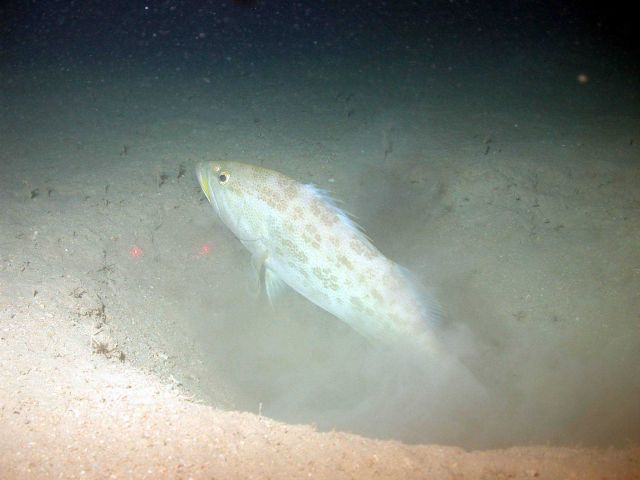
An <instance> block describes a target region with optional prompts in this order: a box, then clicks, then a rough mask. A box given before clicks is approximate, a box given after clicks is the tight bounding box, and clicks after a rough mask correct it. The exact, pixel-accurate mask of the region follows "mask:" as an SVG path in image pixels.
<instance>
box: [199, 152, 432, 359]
mask: <svg viewBox="0 0 640 480" xmlns="http://www.w3.org/2000/svg"><path fill="white" fill-rule="evenodd" d="M196 175H197V179H198V182H199V184H200V187H201V188H202V191H203V193H204V195H205V196H206V198H207V199H208V201H209V203H210V204H211V205H212V206H213V208H214V209H215V211H216V212H217V214H218V216H219V217H220V219H221V220H222V222H223V223H224V224H225V225H226V226H227V227H228V228H229V229H230V230H231V231H232V232H233V234H234V235H235V237H236V238H237V239H238V240H239V241H240V242H241V243H242V244H243V245H244V246H245V247H246V248H247V250H249V252H251V262H252V264H253V266H254V267H255V269H256V272H257V273H258V276H259V279H260V283H261V285H264V289H265V290H266V295H267V297H268V299H269V301H273V300H274V299H276V298H277V297H278V296H279V295H280V293H281V292H282V291H283V290H284V289H286V287H287V286H288V287H290V288H292V289H293V290H295V291H296V292H298V293H299V294H301V295H302V296H303V297H305V298H306V299H308V300H309V301H311V302H312V303H314V304H315V305H317V306H319V307H320V308H322V309H324V310H326V311H327V312H329V313H331V314H332V315H334V316H335V317H337V318H339V319H340V320H342V321H343V322H345V323H346V324H347V325H349V326H350V327H351V328H352V329H353V330H355V331H356V332H358V333H359V334H360V335H362V336H364V337H365V338H367V339H368V340H369V341H371V342H373V343H375V344H380V345H387V346H396V347H400V348H403V349H404V348H406V347H407V346H408V345H411V346H412V347H415V348H416V349H417V350H418V351H420V352H427V353H429V354H430V355H436V354H438V353H439V352H440V351H441V345H440V344H439V340H438V334H437V332H438V328H439V325H440V324H441V314H440V308H439V306H438V305H437V304H436V303H435V302H434V301H433V300H432V299H431V297H430V296H429V295H427V294H426V290H425V289H424V288H423V287H422V286H421V285H420V284H419V283H418V282H417V281H416V280H415V277H414V276H413V275H412V274H410V273H409V272H408V270H406V269H405V268H403V267H401V266H400V265H398V264H396V263H395V262H393V261H392V260H389V259H388V258H387V257H385V256H384V255H383V254H382V253H381V252H380V251H379V250H378V249H377V248H376V247H375V246H374V245H373V244H372V243H371V241H370V239H369V238H368V237H367V236H366V235H365V233H364V232H363V230H362V229H361V228H360V227H359V226H358V225H357V224H356V223H355V222H354V221H353V220H352V219H351V217H350V216H349V215H347V214H346V213H345V212H344V211H343V210H342V209H340V208H339V207H338V206H337V205H336V202H335V201H334V200H333V199H332V198H331V197H330V196H329V195H328V194H327V193H326V192H325V191H323V190H321V189H320V188H318V187H316V186H315V185H313V184H303V183H301V182H298V181H296V180H294V179H293V178H290V177H288V176H286V175H284V174H282V173H279V172H277V171H274V170H270V169H268V168H263V167H260V166H256V165H251V164H246V163H240V162H233V161H210V162H203V163H200V164H198V165H197V167H196Z"/></svg>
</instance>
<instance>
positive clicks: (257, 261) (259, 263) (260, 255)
mask: <svg viewBox="0 0 640 480" xmlns="http://www.w3.org/2000/svg"><path fill="white" fill-rule="evenodd" d="M268 256H269V252H267V251H263V252H257V253H254V254H253V255H252V256H251V265H253V271H254V272H255V279H256V296H257V295H260V291H261V290H262V285H264V284H265V282H264V280H265V278H264V277H265V262H266V261H267V257H268Z"/></svg>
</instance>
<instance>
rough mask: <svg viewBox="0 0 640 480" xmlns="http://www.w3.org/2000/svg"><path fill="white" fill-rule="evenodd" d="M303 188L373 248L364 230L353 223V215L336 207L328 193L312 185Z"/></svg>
mask: <svg viewBox="0 0 640 480" xmlns="http://www.w3.org/2000/svg"><path fill="white" fill-rule="evenodd" d="M304 188H305V189H306V190H307V192H309V193H310V194H311V195H313V196H314V197H315V198H317V199H318V200H320V201H321V202H323V203H324V204H325V205H327V206H328V207H329V208H330V209H331V210H332V211H333V212H334V213H335V214H336V215H337V216H338V218H339V219H340V221H341V222H342V223H344V224H345V225H346V226H347V227H349V228H350V229H351V230H352V231H353V233H355V234H356V235H357V236H358V237H359V238H360V240H362V241H363V242H364V243H367V244H369V245H371V247H372V248H375V247H373V245H372V244H371V240H370V239H369V237H368V236H367V234H366V233H365V231H364V228H362V227H361V226H360V225H358V223H357V222H356V221H355V218H356V217H355V215H352V214H350V213H349V212H346V211H344V210H343V209H341V208H340V207H339V206H338V205H337V203H338V201H337V200H336V199H334V198H333V197H332V196H331V193H330V192H328V191H327V190H324V189H322V188H319V187H317V186H316V185H314V184H313V183H307V184H305V185H304Z"/></svg>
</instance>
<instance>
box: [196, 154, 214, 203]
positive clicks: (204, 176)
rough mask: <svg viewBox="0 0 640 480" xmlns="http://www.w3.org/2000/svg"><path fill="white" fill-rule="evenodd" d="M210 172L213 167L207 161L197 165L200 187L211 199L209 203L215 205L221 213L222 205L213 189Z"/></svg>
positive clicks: (208, 198)
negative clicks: (219, 203) (220, 205)
mask: <svg viewBox="0 0 640 480" xmlns="http://www.w3.org/2000/svg"><path fill="white" fill-rule="evenodd" d="M210 173H211V168H210V165H209V164H207V163H200V164H198V166H197V167H196V176H197V177H198V183H199V184H200V188H201V189H202V192H203V193H204V195H205V196H206V197H207V200H209V203H210V204H211V205H213V207H214V208H215V209H216V213H217V214H218V215H220V207H219V206H218V200H217V199H216V195H215V193H214V192H213V190H212V189H211V182H210Z"/></svg>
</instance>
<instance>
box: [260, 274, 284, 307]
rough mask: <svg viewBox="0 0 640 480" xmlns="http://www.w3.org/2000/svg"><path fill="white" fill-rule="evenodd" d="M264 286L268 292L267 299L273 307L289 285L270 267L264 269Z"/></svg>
mask: <svg viewBox="0 0 640 480" xmlns="http://www.w3.org/2000/svg"><path fill="white" fill-rule="evenodd" d="M264 286H265V290H266V292H267V298H268V299H269V303H270V304H271V305H272V306H273V301H274V300H275V299H276V298H278V297H279V296H280V295H281V294H282V292H283V291H284V290H285V288H287V284H286V283H284V281H283V280H282V279H281V278H280V277H279V276H278V274H277V273H275V272H274V271H273V270H271V269H270V268H269V267H265V269H264Z"/></svg>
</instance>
